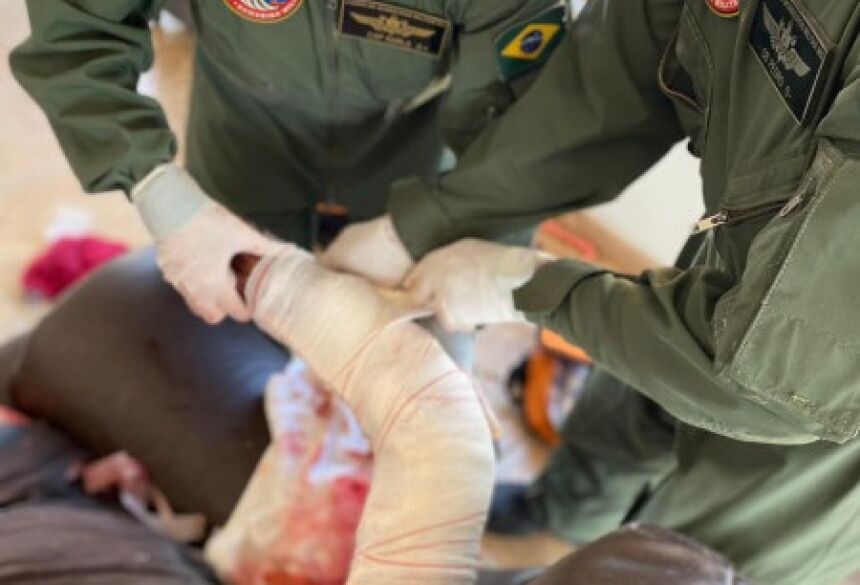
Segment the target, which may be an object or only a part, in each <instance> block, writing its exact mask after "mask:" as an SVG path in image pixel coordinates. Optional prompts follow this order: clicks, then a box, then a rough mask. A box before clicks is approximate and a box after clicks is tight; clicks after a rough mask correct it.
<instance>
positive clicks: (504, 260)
mask: <svg viewBox="0 0 860 585" xmlns="http://www.w3.org/2000/svg"><path fill="white" fill-rule="evenodd" d="M551 260H552V257H551V256H550V255H548V254H545V253H543V252H539V251H537V250H531V249H529V248H522V247H517V246H503V245H500V244H493V243H491V242H485V241H482V240H475V239H465V240H460V241H459V242H455V243H454V244H451V245H449V246H446V247H444V248H440V249H438V250H436V251H434V252H431V253H430V254H428V255H427V256H425V257H424V258H423V259H422V260H421V261H420V262H419V263H418V265H417V266H416V267H415V269H414V270H413V271H412V272H411V273H410V274H409V276H407V277H406V280H405V281H404V286H405V288H406V289H407V290H408V291H409V293H410V295H411V297H412V300H413V301H414V302H415V303H416V304H421V305H430V306H432V307H433V308H434V309H435V311H436V317H437V318H438V319H439V320H440V321H441V322H442V325H443V326H444V327H445V328H446V329H448V330H449V331H472V330H474V329H475V328H476V327H477V326H478V325H487V324H490V323H506V322H516V321H523V320H524V316H523V314H522V313H521V312H520V311H517V310H516V308H515V307H514V299H513V291H514V289H516V288H518V287H520V286H522V285H523V284H525V283H526V282H527V281H528V280H529V279H530V278H531V277H532V276H533V275H534V273H535V271H536V270H537V269H538V268H539V267H540V266H541V265H542V264H545V263H547V262H550V261H551Z"/></svg>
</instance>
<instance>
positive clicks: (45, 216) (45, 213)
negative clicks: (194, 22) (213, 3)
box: [0, 0, 190, 340]
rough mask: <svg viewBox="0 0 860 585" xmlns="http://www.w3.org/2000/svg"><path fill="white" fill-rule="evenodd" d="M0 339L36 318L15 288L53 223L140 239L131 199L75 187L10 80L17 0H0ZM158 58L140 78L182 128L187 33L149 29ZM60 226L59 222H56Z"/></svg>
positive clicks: (19, 35) (21, 32)
mask: <svg viewBox="0 0 860 585" xmlns="http://www.w3.org/2000/svg"><path fill="white" fill-rule="evenodd" d="M0 6H2V8H4V18H3V19H2V21H0V104H2V110H0V111H2V114H0V120H2V122H0V127H2V140H0V340H3V339H5V338H7V337H10V336H12V335H14V334H16V333H18V332H20V331H22V330H24V329H26V328H27V327H29V326H30V325H31V324H32V323H33V322H34V321H35V320H36V319H38V318H39V317H40V316H41V315H42V314H43V313H44V311H45V309H46V305H45V304H44V303H41V302H38V301H35V300H32V299H26V298H25V297H24V296H23V294H22V291H21V288H20V276H21V272H22V270H23V268H24V266H25V264H26V263H27V262H28V261H29V260H30V259H31V258H32V257H33V256H34V255H35V254H36V253H37V252H39V251H40V250H42V249H43V248H44V247H45V246H46V245H47V244H48V241H49V234H50V233H51V232H52V231H55V230H57V229H60V230H63V229H75V228H76V226H78V227H79V226H81V225H91V226H92V231H93V232H94V233H96V234H99V235H102V236H105V237H108V238H112V239H116V240H119V241H123V242H126V243H128V244H131V245H134V246H136V245H140V244H143V243H145V242H147V241H148V237H147V235H146V232H145V231H144V229H143V226H142V225H141V224H140V222H139V221H138V219H137V215H136V213H135V211H134V209H133V208H132V207H131V205H130V204H129V203H128V202H127V201H126V199H125V198H124V197H123V196H122V195H121V194H119V193H110V194H103V195H98V196H91V195H85V194H83V193H82V191H81V188H80V186H79V185H78V182H77V180H76V179H75V177H74V175H73V174H72V172H71V171H70V169H69V167H68V165H67V163H66V161H65V158H64V157H63V154H62V151H61V150H60V148H59V146H58V145H57V142H56V140H55V139H54V137H53V134H52V133H51V129H50V126H49V125H48V122H47V120H46V119H45V117H44V116H43V114H42V113H41V111H40V110H39V109H38V108H37V107H36V106H35V105H34V104H33V102H31V101H30V99H29V97H28V96H27V95H26V94H25V93H24V91H22V90H21V88H20V87H19V86H18V85H17V83H15V81H14V79H13V78H12V75H11V73H10V72H9V64H8V54H9V51H11V50H12V48H13V47H14V46H15V45H16V44H18V43H19V42H20V41H21V40H23V39H24V37H25V36H26V34H27V32H28V25H27V21H26V14H25V10H24V7H23V2H17V1H13V0H0ZM156 39H157V41H158V45H159V57H160V63H161V64H164V63H168V62H169V63H171V67H162V66H159V67H157V68H156V69H155V70H154V71H153V72H152V74H150V75H147V76H146V78H145V80H144V81H143V82H142V87H143V89H144V90H145V91H147V92H151V93H156V94H158V95H159V96H160V98H161V99H162V101H163V103H164V104H165V105H166V108H167V110H168V115H169V117H170V119H171V121H172V122H173V124H174V127H175V128H182V123H183V120H184V118H185V110H186V108H185V101H186V100H185V96H186V94H187V89H186V88H187V84H186V83H185V81H186V80H187V79H188V74H189V68H190V51H189V47H190V39H189V38H188V37H187V36H185V35H174V36H170V35H164V34H161V33H157V35H156ZM63 226H65V228H64V227H63Z"/></svg>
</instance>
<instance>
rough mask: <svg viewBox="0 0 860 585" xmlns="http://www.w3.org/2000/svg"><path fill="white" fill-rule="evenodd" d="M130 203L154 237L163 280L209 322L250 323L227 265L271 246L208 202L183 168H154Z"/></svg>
mask: <svg viewBox="0 0 860 585" xmlns="http://www.w3.org/2000/svg"><path fill="white" fill-rule="evenodd" d="M132 201H133V202H134V204H135V206H136V207H137V209H138V211H139V212H140V215H141V218H142V219H143V223H144V225H146V227H147V229H148V230H149V232H150V233H151V234H152V236H153V238H154V239H155V244H156V251H157V258H158V265H159V267H160V268H161V271H162V272H163V273H164V278H165V280H167V281H168V282H169V283H170V284H172V285H173V286H174V288H176V290H178V291H179V293H180V294H181V295H182V297H183V298H184V299H185V302H186V303H188V306H189V307H190V308H191V310H192V311H194V313H196V314H197V315H198V316H199V317H201V318H202V319H204V320H205V321H207V322H208V323H212V324H214V323H218V322H219V321H221V320H223V319H224V318H225V317H226V316H230V317H232V318H233V319H235V320H237V321H242V322H244V321H248V320H249V319H250V312H249V311H248V309H247V307H246V306H245V303H244V302H243V301H242V299H241V298H240V297H239V295H238V293H237V291H236V277H235V275H234V274H233V272H232V270H231V269H230V261H231V260H232V259H233V257H234V256H235V255H236V254H239V253H241V252H246V253H249V254H256V255H263V254H265V252H266V250H267V249H268V247H269V246H270V242H269V240H268V239H267V238H265V237H264V236H263V235H261V234H260V233H258V232H257V231H256V230H255V229H253V228H252V227H251V226H249V225H248V224H246V223H245V222H243V221H242V220H240V219H239V218H238V217H236V216H234V215H233V214H231V213H230V212H229V211H227V210H226V209H224V208H223V207H222V206H220V205H218V204H217V203H215V202H214V201H213V200H211V199H210V198H209V197H208V196H207V195H206V194H205V193H204V192H203V190H202V189H201V188H200V187H199V186H198V185H197V183H196V182H195V181H194V179H193V178H191V176H190V175H188V173H186V172H185V171H184V170H183V169H182V168H180V167H178V166H176V165H174V164H168V165H163V166H161V167H158V168H157V169H155V170H154V171H153V172H152V173H150V175H149V176H147V178H146V179H144V180H143V181H141V183H140V184H139V185H138V186H136V187H135V189H134V191H133V192H132Z"/></svg>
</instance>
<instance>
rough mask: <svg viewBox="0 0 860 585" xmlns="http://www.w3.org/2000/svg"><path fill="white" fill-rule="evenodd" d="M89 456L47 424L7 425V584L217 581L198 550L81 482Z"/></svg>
mask: <svg viewBox="0 0 860 585" xmlns="http://www.w3.org/2000/svg"><path fill="white" fill-rule="evenodd" d="M87 458H88V454H87V453H85V452H84V451H83V450H82V449H80V448H78V447H77V446H76V445H74V444H73V443H72V442H71V441H69V440H68V439H67V438H66V437H64V436H63V435H62V434H61V433H58V432H56V431H55V430H54V429H52V428H50V427H49V426H48V425H46V424H44V423H34V424H31V425H26V426H21V427H18V426H10V425H2V424H0V583H3V585H114V584H117V583H122V584H123V585H203V584H212V583H216V582H217V581H216V579H215V578H214V576H213V575H212V573H211V571H210V570H209V569H208V568H207V567H206V566H205V565H204V564H203V563H202V561H201V560H200V555H199V552H198V551H195V550H193V549H190V548H187V547H184V546H182V545H179V544H177V543H174V542H172V541H170V540H169V539H168V538H166V537H163V536H161V535H159V534H156V533H155V532H153V531H152V530H150V529H149V528H146V527H145V526H142V525H140V524H138V523H137V522H136V521H135V520H133V519H132V518H131V517H129V516H128V515H127V514H125V513H124V512H123V511H122V510H121V509H120V508H119V506H118V505H116V503H115V502H112V501H109V500H105V501H100V500H95V499H93V498H91V497H89V496H87V495H86V494H84V493H83V491H82V490H81V488H80V485H79V483H78V482H77V480H76V477H77V475H78V473H77V470H79V469H80V465H81V463H82V462H83V461H85V460H86V459H87Z"/></svg>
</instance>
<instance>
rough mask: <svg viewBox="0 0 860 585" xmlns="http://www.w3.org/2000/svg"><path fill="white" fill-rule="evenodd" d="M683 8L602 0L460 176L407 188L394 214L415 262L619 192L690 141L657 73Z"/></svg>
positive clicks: (482, 140)
mask: <svg viewBox="0 0 860 585" xmlns="http://www.w3.org/2000/svg"><path fill="white" fill-rule="evenodd" d="M681 6H682V2H681V1H680V0H623V1H618V0H592V1H590V2H589V3H588V4H587V6H586V9H585V10H584V12H583V13H582V14H581V15H580V17H579V18H578V19H577V20H576V21H575V22H573V23H572V24H571V25H570V27H569V29H568V31H567V33H566V34H565V37H564V39H563V40H562V41H561V44H560V45H559V46H558V47H557V48H556V50H555V51H554V53H553V54H552V55H551V56H550V58H549V60H548V61H547V62H546V64H545V65H544V67H543V69H542V70H541V71H540V73H539V74H538V75H537V77H536V79H535V80H534V82H533V84H532V85H531V87H530V88H529V89H528V90H527V91H526V92H525V93H524V94H523V95H522V96H521V97H520V99H518V100H517V101H516V102H514V103H513V104H512V105H511V106H510V107H509V108H508V109H507V111H506V112H505V113H504V115H502V116H500V117H498V118H497V119H495V120H493V121H492V122H491V123H490V124H489V125H488V126H487V128H486V130H485V131H483V132H482V133H481V134H480V136H479V137H478V138H477V139H475V140H474V142H473V143H472V144H471V145H470V146H469V147H468V148H467V149H466V151H465V152H464V153H463V156H462V157H460V159H459V161H458V164H457V167H456V169H455V170H454V171H452V172H450V173H447V174H445V175H442V176H440V177H438V178H437V179H436V180H435V181H434V182H432V183H428V182H425V181H421V180H416V179H411V180H408V181H403V182H400V183H398V184H396V185H395V186H394V188H393V190H392V194H391V197H390V201H389V210H390V212H391V215H392V219H393V221H394V224H395V228H396V229H397V232H398V234H399V235H400V237H401V239H402V240H403V241H404V243H405V244H406V246H407V248H408V249H409V251H410V253H411V254H412V255H413V256H414V257H415V258H420V257H421V256H423V255H424V254H426V253H427V252H428V251H430V250H432V249H434V248H436V247H439V246H442V245H445V244H447V243H449V242H452V241H454V240H457V239H459V238H462V237H467V236H471V237H481V238H486V239H492V240H498V239H503V237H504V236H505V235H506V234H510V233H511V232H516V231H520V230H523V229H526V228H530V227H533V226H535V225H536V224H537V223H539V222H540V221H541V220H542V219H544V218H546V217H549V216H552V215H556V214H558V213H561V212H564V211H567V210H570V209H576V208H581V207H587V206H590V205H594V204H596V203H600V202H603V201H606V200H609V199H612V198H613V197H615V196H617V195H618V193H620V191H621V190H622V189H623V188H624V187H626V186H627V185H628V184H629V183H630V182H632V181H633V180H634V179H635V178H636V177H638V176H639V175H640V174H641V173H642V172H644V171H645V170H647V169H648V168H649V167H650V166H651V165H653V164H654V163H655V162H656V161H657V160H658V159H659V158H660V157H661V156H662V155H663V154H665V153H666V151H667V150H668V149H669V148H670V147H671V145H672V144H673V143H675V142H677V141H678V140H680V139H681V138H682V136H683V133H682V130H681V128H680V127H679V124H678V121H677V118H676V116H675V113H674V110H673V108H672V105H671V103H670V102H669V100H668V99H667V98H666V97H665V96H664V95H663V94H662V93H661V92H660V89H659V86H658V84H657V73H656V72H657V69H658V63H659V59H660V55H661V53H662V52H663V50H664V48H665V46H666V45H667V44H668V43H669V41H670V40H671V36H672V33H673V32H674V30H675V28H676V26H677V22H678V18H679V15H680V11H681Z"/></svg>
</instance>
